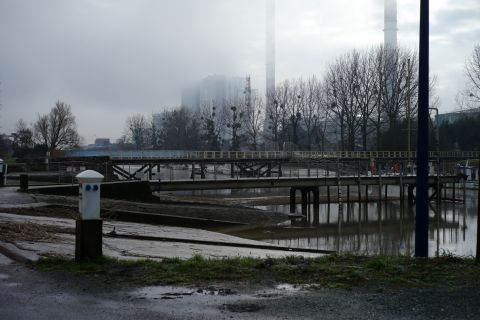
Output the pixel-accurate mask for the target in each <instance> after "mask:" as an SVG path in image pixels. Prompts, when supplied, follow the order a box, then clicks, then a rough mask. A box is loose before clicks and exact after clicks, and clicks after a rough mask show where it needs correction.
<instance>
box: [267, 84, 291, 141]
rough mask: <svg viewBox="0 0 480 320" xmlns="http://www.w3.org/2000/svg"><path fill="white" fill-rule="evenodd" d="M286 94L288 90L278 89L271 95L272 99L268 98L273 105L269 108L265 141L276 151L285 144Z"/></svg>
mask: <svg viewBox="0 0 480 320" xmlns="http://www.w3.org/2000/svg"><path fill="white" fill-rule="evenodd" d="M286 93H287V91H286V90H281V88H280V87H277V88H276V89H275V91H274V92H270V93H269V94H270V95H272V97H271V98H269V97H267V99H271V101H273V103H271V104H270V105H268V106H267V110H266V114H265V124H264V136H265V140H267V141H269V142H270V143H271V144H273V149H274V150H279V149H280V145H281V144H282V143H283V142H284V134H283V133H284V131H285V117H286V112H285V102H286Z"/></svg>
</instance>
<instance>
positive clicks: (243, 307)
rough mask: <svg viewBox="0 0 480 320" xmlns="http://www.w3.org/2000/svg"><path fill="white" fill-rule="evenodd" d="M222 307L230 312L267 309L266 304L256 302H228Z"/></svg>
mask: <svg viewBox="0 0 480 320" xmlns="http://www.w3.org/2000/svg"><path fill="white" fill-rule="evenodd" d="M221 309H226V310H228V311H230V312H237V313H241V312H258V311H260V310H262V309H265V306H264V305H261V304H256V303H226V304H224V305H223V306H222V307H221Z"/></svg>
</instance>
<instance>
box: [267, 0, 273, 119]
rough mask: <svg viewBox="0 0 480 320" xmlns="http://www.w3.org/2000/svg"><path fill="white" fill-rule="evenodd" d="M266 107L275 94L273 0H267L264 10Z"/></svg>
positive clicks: (268, 106) (271, 102)
mask: <svg viewBox="0 0 480 320" xmlns="http://www.w3.org/2000/svg"><path fill="white" fill-rule="evenodd" d="M266 14H267V16H266V22H267V25H266V31H267V42H266V79H267V82H266V88H265V89H266V107H267V110H270V107H271V105H272V104H273V100H274V98H273V97H274V94H275V0H267V12H266Z"/></svg>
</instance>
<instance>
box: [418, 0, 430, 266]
mask: <svg viewBox="0 0 480 320" xmlns="http://www.w3.org/2000/svg"><path fill="white" fill-rule="evenodd" d="M428 42H429V0H421V1H420V41H419V70H418V131H417V133H418V134H417V179H416V180H417V188H416V189H417V192H416V193H417V197H416V202H415V207H416V213H415V222H416V223H415V256H416V257H428V122H429V114H428V90H429V88H428V86H429V79H428V64H429V43H428Z"/></svg>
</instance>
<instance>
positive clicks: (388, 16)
mask: <svg viewBox="0 0 480 320" xmlns="http://www.w3.org/2000/svg"><path fill="white" fill-rule="evenodd" d="M384 19H385V21H384V29H383V32H384V40H383V41H384V46H385V48H391V49H395V48H396V47H397V0H385V12H384Z"/></svg>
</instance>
